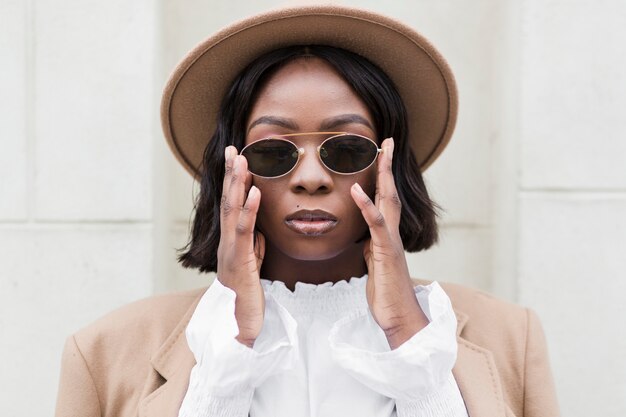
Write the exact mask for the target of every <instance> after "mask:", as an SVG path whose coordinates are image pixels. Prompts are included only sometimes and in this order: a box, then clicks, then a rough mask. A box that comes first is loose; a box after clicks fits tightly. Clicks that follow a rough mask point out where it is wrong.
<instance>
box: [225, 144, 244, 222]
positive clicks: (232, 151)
mask: <svg viewBox="0 0 626 417" xmlns="http://www.w3.org/2000/svg"><path fill="white" fill-rule="evenodd" d="M224 154H225V157H226V164H225V172H224V181H223V184H222V199H221V206H220V220H221V223H222V226H223V227H222V230H224V229H225V228H227V229H232V228H233V227H235V226H236V223H237V220H238V218H239V214H240V212H241V210H242V209H243V205H244V201H245V199H246V191H247V190H249V189H250V187H251V185H252V178H251V175H250V173H249V172H248V163H247V161H246V158H244V157H243V156H240V155H237V149H236V148H235V147H234V146H228V147H227V148H226V149H225V151H224ZM224 226H225V227H224Z"/></svg>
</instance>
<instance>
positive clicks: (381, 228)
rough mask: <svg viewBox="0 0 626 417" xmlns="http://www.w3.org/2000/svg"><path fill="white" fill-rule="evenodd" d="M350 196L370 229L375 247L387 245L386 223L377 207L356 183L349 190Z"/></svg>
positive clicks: (388, 240)
mask: <svg viewBox="0 0 626 417" xmlns="http://www.w3.org/2000/svg"><path fill="white" fill-rule="evenodd" d="M350 194H351V195H352V199H353V200H354V202H355V203H356V205H357V206H358V207H359V209H360V210H361V214H363V218H364V219H365V222H366V223H367V225H368V227H369V229H370V235H371V236H372V240H373V241H374V242H376V244H377V245H381V244H389V243H390V237H389V230H388V228H387V222H386V220H385V217H384V216H383V214H382V213H381V212H380V210H379V209H378V207H376V205H375V204H374V203H373V202H372V200H371V199H370V198H369V196H368V195H367V194H366V193H365V191H363V189H362V188H361V186H360V185H359V184H358V183H354V185H353V186H352V188H350Z"/></svg>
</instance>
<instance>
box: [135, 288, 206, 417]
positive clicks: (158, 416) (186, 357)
mask: <svg viewBox="0 0 626 417" xmlns="http://www.w3.org/2000/svg"><path fill="white" fill-rule="evenodd" d="M204 292H205V291H201V292H200V294H199V296H198V297H197V298H196V299H195V300H194V302H193V303H192V305H191V307H189V309H188V310H187V312H186V313H185V315H184V316H183V319H182V320H181V321H180V322H179V323H178V325H177V326H176V327H175V328H174V331H173V332H172V333H171V334H170V335H169V337H168V338H167V339H166V341H165V343H163V345H162V346H161V347H160V348H159V350H158V351H157V352H156V353H155V354H154V355H153V356H152V359H151V361H150V362H151V364H152V366H153V368H154V370H155V371H156V373H157V374H158V375H157V378H155V379H154V382H152V383H151V382H149V383H148V386H147V390H146V392H145V394H144V396H143V398H142V399H141V400H140V403H139V416H140V417H174V416H177V415H178V410H179V408H180V405H181V404H182V401H183V398H184V397H185V393H186V392H187V386H188V384H189V375H190V374H191V369H192V368H193V366H194V365H195V364H196V359H195V358H194V356H193V353H192V352H191V350H189V346H188V345H187V338H186V336H185V329H186V328H187V324H189V320H190V319H191V316H192V315H193V312H194V311H195V309H196V306H197V305H198V303H199V302H200V298H201V297H202V295H203V294H204Z"/></svg>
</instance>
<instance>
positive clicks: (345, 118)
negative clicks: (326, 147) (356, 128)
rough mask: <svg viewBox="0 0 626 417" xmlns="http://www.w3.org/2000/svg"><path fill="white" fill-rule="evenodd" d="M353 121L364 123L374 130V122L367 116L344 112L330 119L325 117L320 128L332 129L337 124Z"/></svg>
mask: <svg viewBox="0 0 626 417" xmlns="http://www.w3.org/2000/svg"><path fill="white" fill-rule="evenodd" d="M351 123H358V124H362V125H365V126H367V127H369V128H370V129H372V130H374V128H373V127H372V124H371V123H370V122H369V121H368V120H367V119H366V118H365V117H363V116H361V115H358V114H342V115H339V116H335V117H331V118H329V119H325V120H324V121H323V122H322V124H321V125H320V130H322V131H323V130H332V129H334V128H336V127H337V126H341V125H347V124H351Z"/></svg>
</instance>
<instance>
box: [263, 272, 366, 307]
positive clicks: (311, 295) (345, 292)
mask: <svg viewBox="0 0 626 417" xmlns="http://www.w3.org/2000/svg"><path fill="white" fill-rule="evenodd" d="M366 283H367V274H365V275H363V276H362V277H352V278H350V279H349V280H341V281H338V282H330V281H329V282H324V283H323V284H309V283H307V282H296V286H295V289H294V291H291V290H290V289H289V288H287V286H286V285H285V283H284V282H282V281H271V280H268V279H261V285H262V286H263V289H264V290H265V293H266V294H270V295H271V296H273V297H274V299H275V300H276V301H278V302H279V303H280V304H282V305H283V306H284V307H285V308H286V309H287V310H289V312H290V313H292V314H294V313H295V314H298V313H308V314H318V313H327V314H335V313H345V312H349V311H354V310H357V309H362V308H367V299H366V296H365V284H366Z"/></svg>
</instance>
